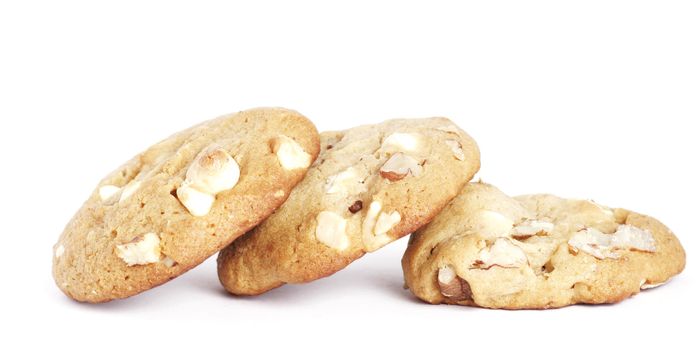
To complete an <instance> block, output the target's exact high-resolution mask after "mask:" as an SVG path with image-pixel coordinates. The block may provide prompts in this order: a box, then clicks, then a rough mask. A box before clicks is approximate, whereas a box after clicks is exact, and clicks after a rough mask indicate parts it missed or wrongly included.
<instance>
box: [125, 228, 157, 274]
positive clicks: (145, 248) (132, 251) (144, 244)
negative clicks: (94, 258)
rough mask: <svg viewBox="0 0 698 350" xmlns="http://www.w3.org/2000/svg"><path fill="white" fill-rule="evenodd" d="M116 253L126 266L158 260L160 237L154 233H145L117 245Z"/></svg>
mask: <svg viewBox="0 0 698 350" xmlns="http://www.w3.org/2000/svg"><path fill="white" fill-rule="evenodd" d="M116 255H117V256H118V257H119V258H121V260H123V261H124V262H125V263H126V264H127V265H128V266H133V265H146V264H150V263H154V262H158V261H160V237H159V236H158V235H157V234H156V233H152V232H149V233H146V234H144V235H142V236H140V237H138V238H137V239H135V240H134V241H132V242H130V243H126V244H120V245H117V246H116Z"/></svg>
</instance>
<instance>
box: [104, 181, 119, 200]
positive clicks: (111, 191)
mask: <svg viewBox="0 0 698 350" xmlns="http://www.w3.org/2000/svg"><path fill="white" fill-rule="evenodd" d="M119 191H121V187H119V186H114V185H104V186H102V187H100V188H99V199H101V200H102V201H106V200H107V199H110V198H112V197H114V195H115V194H117V193H118V192H119Z"/></svg>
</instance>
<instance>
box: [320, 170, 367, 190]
mask: <svg viewBox="0 0 698 350" xmlns="http://www.w3.org/2000/svg"><path fill="white" fill-rule="evenodd" d="M366 191H367V188H366V185H365V184H364V183H363V179H362V178H361V177H360V176H359V173H358V171H357V170H356V168H354V167H348V168H346V169H344V170H343V171H341V172H339V173H336V174H334V175H332V176H330V177H329V178H327V181H326V182H325V193H327V194H342V195H357V194H359V193H363V192H366Z"/></svg>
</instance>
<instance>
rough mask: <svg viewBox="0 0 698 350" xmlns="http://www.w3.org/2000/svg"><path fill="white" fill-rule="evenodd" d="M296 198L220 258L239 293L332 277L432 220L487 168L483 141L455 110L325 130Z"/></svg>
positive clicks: (222, 272)
mask: <svg viewBox="0 0 698 350" xmlns="http://www.w3.org/2000/svg"><path fill="white" fill-rule="evenodd" d="M320 138H321V152H320V156H319V157H318V159H317V160H316V161H315V163H314V164H313V166H312V167H311V168H310V169H309V170H308V174H307V175H306V177H305V178H304V179H303V181H302V182H301V183H300V184H299V185H298V186H297V187H296V188H294V190H293V191H292V192H291V195H290V196H289V199H288V201H286V203H284V205H283V206H281V208H279V210H277V211H276V212H275V213H274V214H273V215H272V216H270V217H269V218H268V219H266V220H265V221H264V222H263V223H262V224H260V225H259V226H257V227H256V228H255V229H254V230H252V231H250V232H249V233H248V234H246V235H244V236H243V237H241V238H240V239H239V240H237V241H236V242H234V243H233V244H232V245H231V246H229V247H228V248H226V249H224V250H223V251H222V252H221V253H220V254H219V256H218V275H219V278H220V280H221V283H222V284H223V285H224V286H225V288H226V289H227V290H228V291H229V292H231V293H233V294H248V295H253V294H260V293H263V292H265V291H267V290H270V289H272V288H275V287H278V286H281V285H282V284H284V283H303V282H309V281H312V280H315V279H318V278H321V277H325V276H328V275H331V274H333V273H335V272H337V271H339V270H341V269H342V268H344V267H345V266H347V265H348V264H349V263H351V262H352V261H354V260H356V259H358V258H359V257H361V256H362V255H363V254H364V253H365V252H371V251H374V250H376V249H378V248H380V247H382V246H384V245H385V244H387V243H390V242H392V241H394V240H396V239H398V238H400V237H402V236H404V235H406V234H408V233H411V232H413V231H414V230H416V229H417V228H419V227H420V226H422V225H424V224H426V223H427V222H429V221H430V220H431V218H432V217H433V216H435V215H436V213H438V212H439V211H440V210H441V209H442V208H443V207H444V206H445V205H446V204H447V203H448V202H449V201H450V200H451V199H452V198H453V197H454V196H456V194H457V193H458V191H460V189H461V187H463V186H464V185H465V184H466V183H467V182H468V181H469V180H470V179H471V178H472V176H473V174H475V172H477V170H478V169H479V166H480V157H479V151H478V148H477V145H476V144H475V141H473V139H471V138H470V137H469V136H468V135H467V134H466V133H465V132H463V131H462V130H460V129H459V128H458V127H457V126H456V125H455V124H453V123H452V122H451V121H449V120H448V119H446V118H428V119H397V120H389V121H386V122H384V123H381V124H376V125H365V126H360V127H356V128H353V129H349V130H346V131H341V132H325V133H322V134H321V137H320Z"/></svg>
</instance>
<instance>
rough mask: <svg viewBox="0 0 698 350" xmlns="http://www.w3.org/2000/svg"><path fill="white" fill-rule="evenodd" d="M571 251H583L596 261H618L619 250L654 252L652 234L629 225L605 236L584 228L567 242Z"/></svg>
mask: <svg viewBox="0 0 698 350" xmlns="http://www.w3.org/2000/svg"><path fill="white" fill-rule="evenodd" d="M567 244H568V245H569V246H570V248H572V249H573V251H575V252H577V251H580V250H581V251H583V252H585V253H587V254H589V255H592V256H594V257H596V258H597V259H605V258H611V259H618V258H619V257H620V254H619V253H618V252H617V251H618V250H620V249H628V250H639V251H644V252H655V251H656V247H655V242H654V238H653V237H652V234H651V233H650V232H649V231H647V230H643V229H640V228H637V227H634V226H631V225H620V226H618V229H617V230H616V232H614V233H612V234H605V233H603V232H601V231H599V230H596V229H594V228H585V229H583V230H581V231H579V232H577V233H575V234H574V235H573V236H572V238H570V240H569V241H568V242H567Z"/></svg>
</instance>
